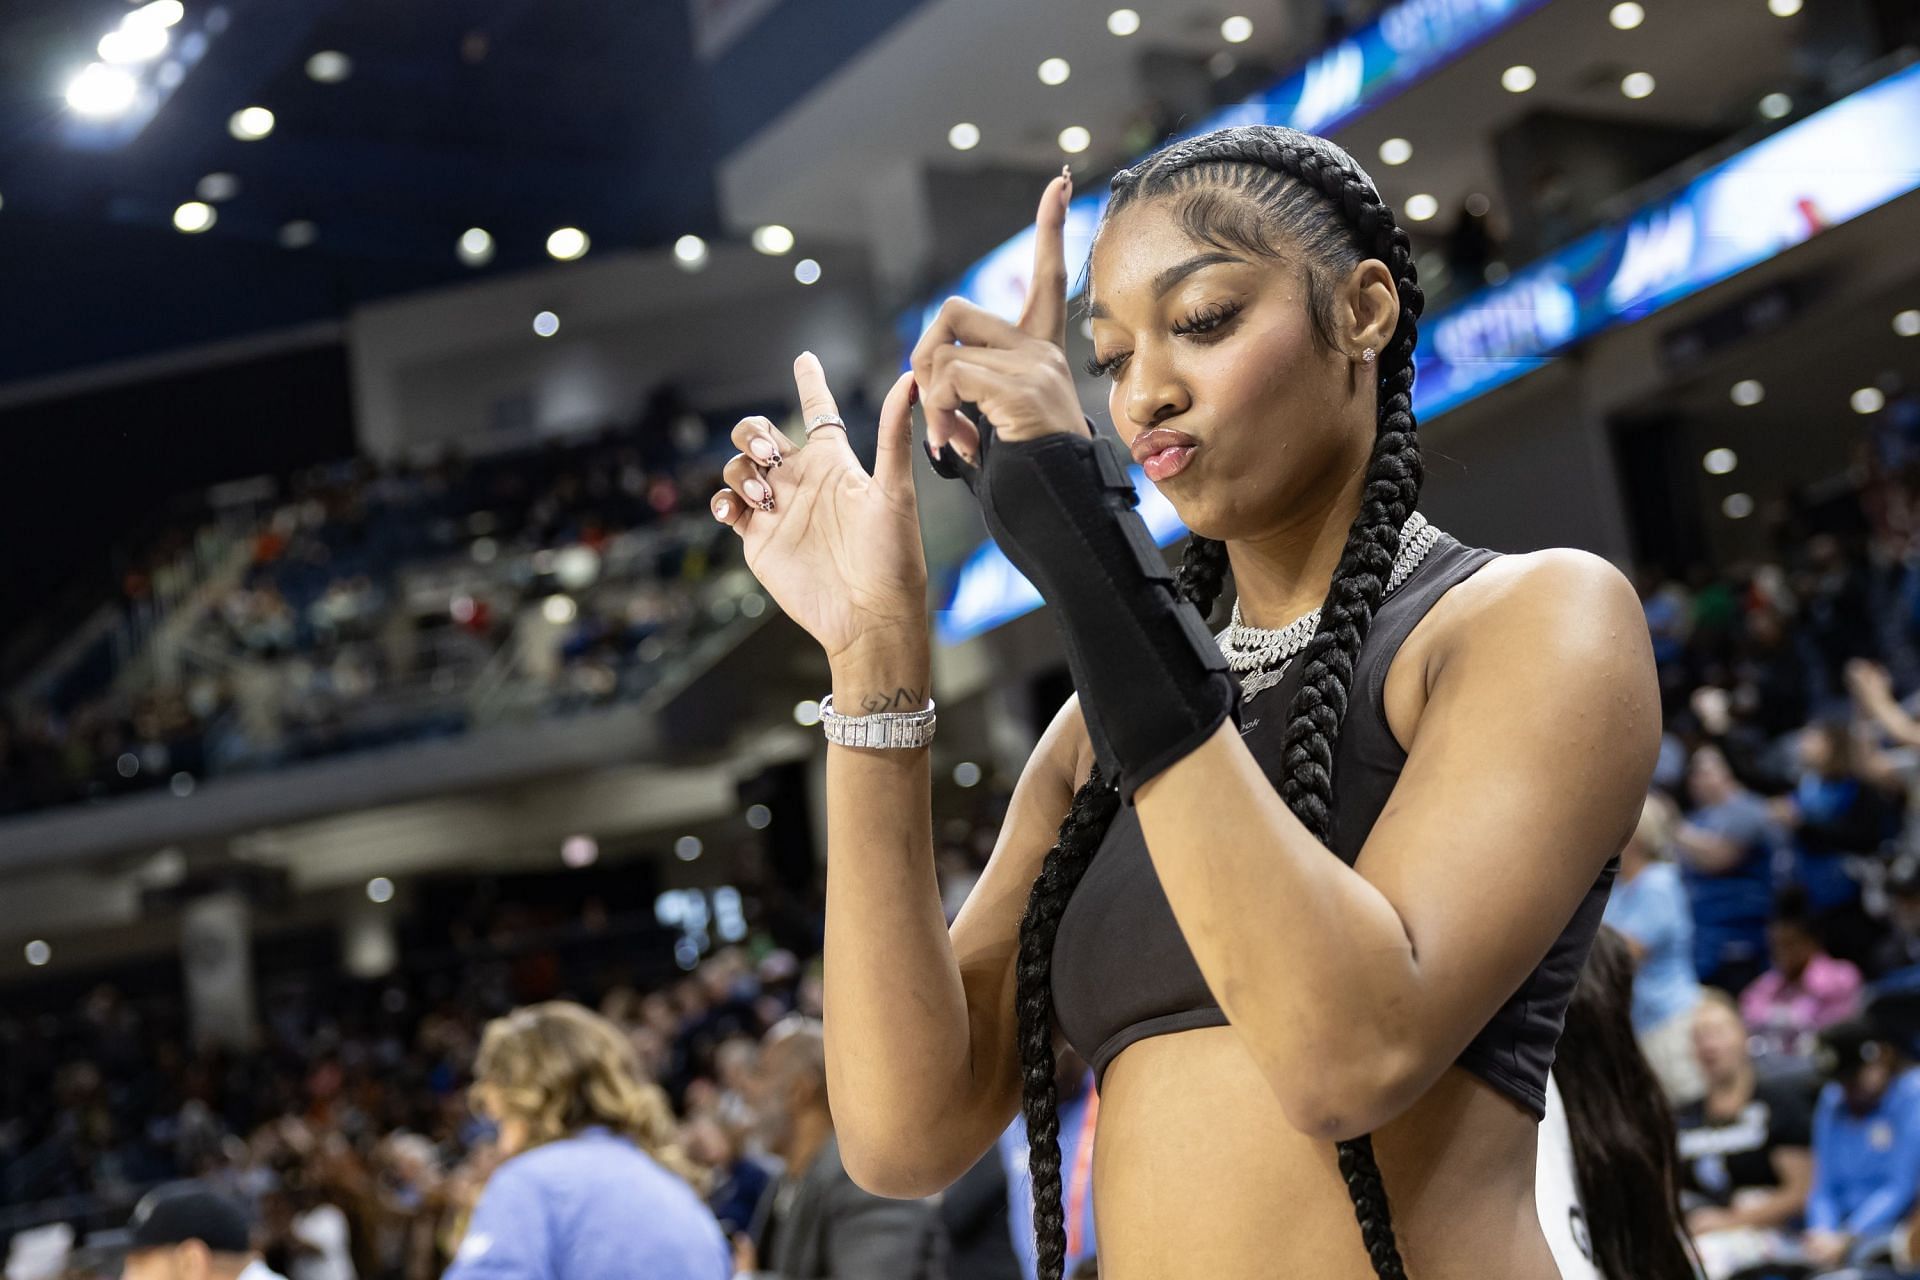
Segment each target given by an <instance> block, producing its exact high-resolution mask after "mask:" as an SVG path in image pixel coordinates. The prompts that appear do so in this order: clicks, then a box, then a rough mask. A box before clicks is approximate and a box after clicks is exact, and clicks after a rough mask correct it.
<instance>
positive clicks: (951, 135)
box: [947, 120, 980, 151]
mask: <svg viewBox="0 0 1920 1280" xmlns="http://www.w3.org/2000/svg"><path fill="white" fill-rule="evenodd" d="M947 145H948V146H950V147H952V148H953V149H954V150H955V151H971V150H973V149H974V148H975V147H977V146H979V145H980V126H979V125H977V124H970V123H968V122H967V121H965V120H962V121H961V122H960V123H959V124H957V125H955V126H953V128H951V129H949V130H947Z"/></svg>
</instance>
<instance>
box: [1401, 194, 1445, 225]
mask: <svg viewBox="0 0 1920 1280" xmlns="http://www.w3.org/2000/svg"><path fill="white" fill-rule="evenodd" d="M1404 207H1405V209H1406V214H1407V217H1409V218H1411V219H1412V220H1413V221H1415V222H1425V221H1426V220H1427V219H1429V218H1431V217H1433V215H1434V214H1436V213H1438V212H1440V202H1439V201H1438V200H1436V199H1434V198H1433V197H1432V196H1430V195H1428V194H1427V193H1426V192H1424V191H1423V192H1421V193H1420V194H1419V195H1415V196H1408V197H1407V203H1406V205H1405V206H1404Z"/></svg>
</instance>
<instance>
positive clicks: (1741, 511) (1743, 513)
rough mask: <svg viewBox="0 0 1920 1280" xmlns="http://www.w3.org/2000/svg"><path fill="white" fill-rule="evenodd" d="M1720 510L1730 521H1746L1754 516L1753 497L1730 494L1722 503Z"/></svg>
mask: <svg viewBox="0 0 1920 1280" xmlns="http://www.w3.org/2000/svg"><path fill="white" fill-rule="evenodd" d="M1720 510H1721V512H1722V513H1723V514H1724V515H1725V516H1726V517H1727V519H1729V520H1745V519H1746V518H1747V517H1748V516H1750V515H1752V514H1753V495H1752V494H1749V493H1730V494H1728V495H1727V496H1726V498H1725V499H1724V500H1723V501H1722V502H1721V503H1720Z"/></svg>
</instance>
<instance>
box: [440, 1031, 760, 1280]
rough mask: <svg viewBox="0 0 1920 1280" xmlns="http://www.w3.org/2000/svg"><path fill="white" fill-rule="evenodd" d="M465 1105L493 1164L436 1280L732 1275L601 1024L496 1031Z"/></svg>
mask: <svg viewBox="0 0 1920 1280" xmlns="http://www.w3.org/2000/svg"><path fill="white" fill-rule="evenodd" d="M473 1099H474V1104H475V1106H476V1107H477V1108H478V1109H479V1110H480V1111H482V1112H483V1113H485V1114H486V1115H487V1116H488V1117H489V1118H491V1119H492V1120H493V1121H494V1123H495V1124H496V1125H498V1126H499V1131H500V1149H501V1154H502V1155H503V1156H504V1157H505V1159H504V1160H503V1162H502V1163H501V1165H500V1166H499V1168H497V1169H495V1170H494V1171H493V1174H492V1176H491V1177H489V1178H488V1179H487V1186H486V1190H485V1191H483V1192H482V1193H481V1195H480V1202H479V1204H478V1205H476V1206H475V1207H474V1211H473V1219H472V1221H471V1222H470V1223H469V1224H468V1226H467V1232H466V1238H465V1239H464V1240H462V1241H461V1244H460V1248H459V1251H458V1253H457V1254H456V1255H455V1257H454V1261H453V1265H452V1266H451V1267H450V1268H448V1270H447V1273H446V1280H495V1278H500V1280H505V1278H506V1277H515V1278H518V1277H529V1278H531V1277H540V1278H541V1280H615V1277H620V1278H623V1280H624V1278H625V1277H632V1276H647V1277H650V1278H651V1280H728V1277H730V1276H731V1275H732V1273H733V1263H732V1251H731V1248H730V1247H729V1245H728V1244H727V1241H726V1238H725V1236H723V1235H722V1234H721V1231H720V1225H719V1223H717V1222H716V1221H715V1220H714V1217H713V1214H712V1213H711V1212H710V1211H709V1210H708V1209H707V1206H706V1205H705V1204H704V1203H703V1202H702V1200H701V1197H700V1191H699V1190H697V1189H696V1187H697V1186H698V1182H699V1175H698V1174H697V1172H696V1170H695V1166H694V1165H693V1164H692V1162H691V1161H689V1160H688V1159H687V1157H686V1156H685V1154H684V1153H682V1152H681V1151H680V1150H679V1148H678V1147H677V1146H676V1145H675V1143H674V1134H675V1126H674V1119H673V1112H672V1108H671V1107H670V1106H669V1105H668V1103H667V1099H666V1095H665V1094H664V1093H663V1092H662V1091H661V1090H660V1088H659V1087H658V1086H657V1085H655V1084H653V1083H652V1082H651V1081H649V1080H648V1079H646V1077H645V1076H643V1075H642V1074H641V1072H640V1068H639V1064H638V1062H637V1060H636V1059H635V1057H634V1052H633V1047H632V1045H631V1044H630V1043H629V1042H628V1040H627V1038H626V1037H625V1036H623V1035H622V1034H621V1033H620V1031H619V1029H618V1028H617V1027H615V1026H614V1025H613V1024H612V1023H611V1022H609V1021H607V1019H605V1018H603V1017H601V1016H600V1015H599V1014H597V1013H593V1012H591V1011H590V1010H588V1009H585V1008H582V1007H581V1006H580V1005H577V1004H571V1003H567V1002H564V1001H552V1002H549V1003H546V1004H536V1005H530V1006H528V1007H526V1008H524V1009H516V1010H515V1011H514V1012H512V1013H510V1014H508V1015H507V1016H506V1017H503V1018H496V1019H494V1021H492V1022H491V1023H489V1024H488V1025H487V1029H486V1032H485V1034H484V1035H483V1036H482V1038H481V1041H480V1053H479V1057H478V1059H477V1060H476V1062H475V1064H474V1085H473ZM702 1189H703V1188H702Z"/></svg>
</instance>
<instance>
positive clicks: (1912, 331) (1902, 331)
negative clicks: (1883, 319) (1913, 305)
mask: <svg viewBox="0 0 1920 1280" xmlns="http://www.w3.org/2000/svg"><path fill="white" fill-rule="evenodd" d="M1893 331H1894V332H1895V333H1897V334H1899V335H1900V336H1901V337H1903V338H1920V311H1902V312H1900V313H1899V314H1897V315H1895V316H1894V317H1893Z"/></svg>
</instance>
